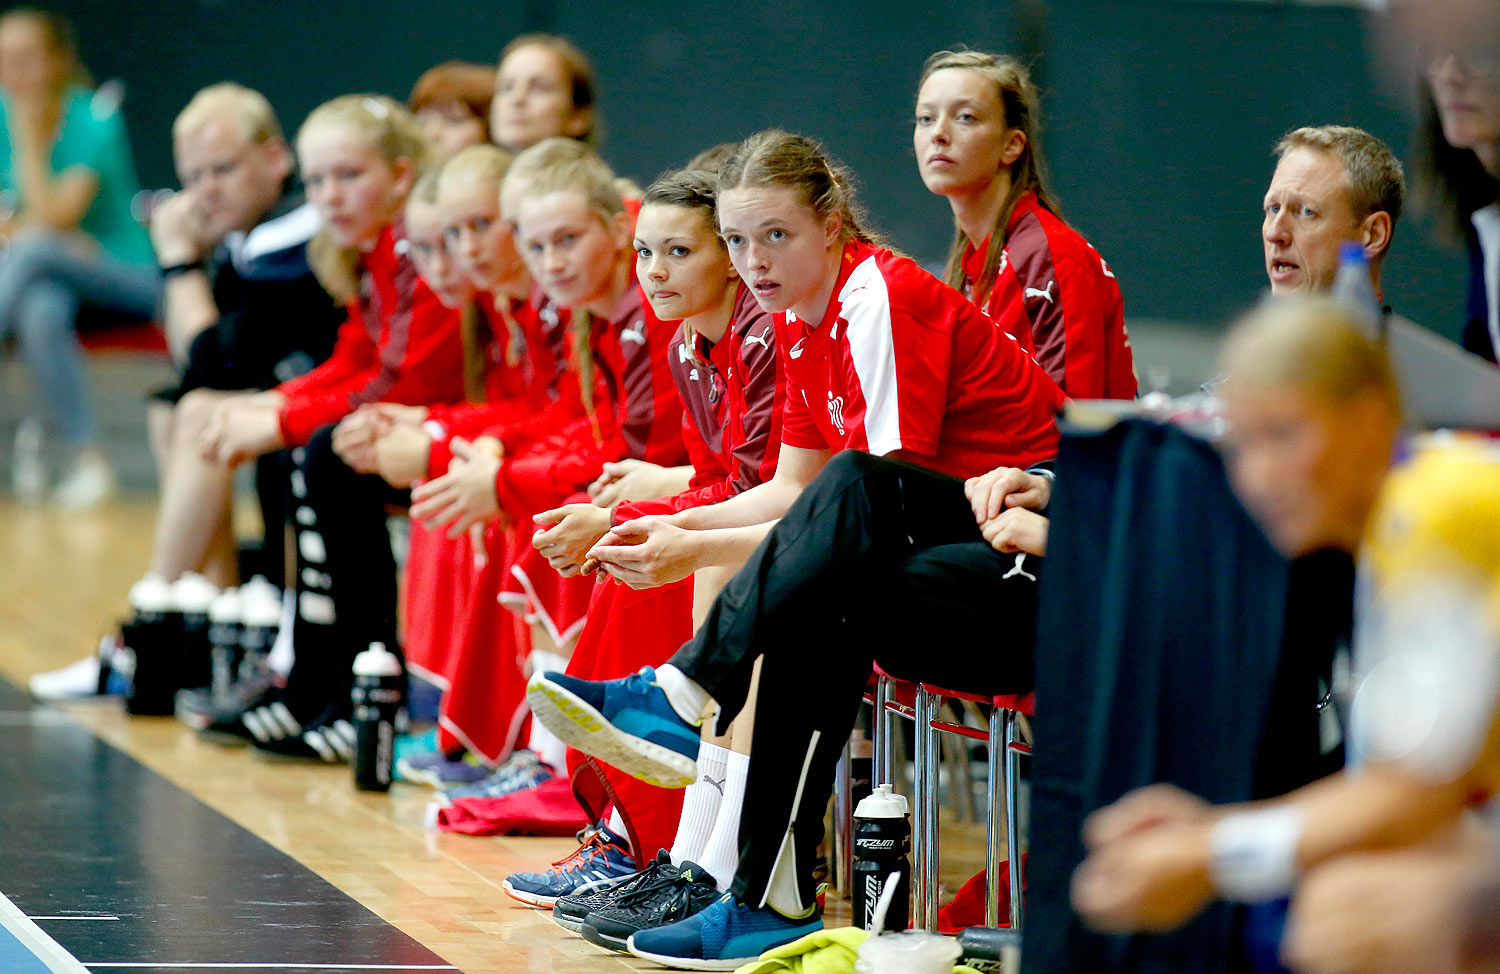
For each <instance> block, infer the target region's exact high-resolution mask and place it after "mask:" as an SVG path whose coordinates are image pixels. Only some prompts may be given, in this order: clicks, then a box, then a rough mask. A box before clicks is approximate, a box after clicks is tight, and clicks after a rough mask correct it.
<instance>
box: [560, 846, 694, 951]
mask: <svg viewBox="0 0 1500 974" xmlns="http://www.w3.org/2000/svg"><path fill="white" fill-rule="evenodd" d="M664 875H672V876H675V875H677V867H676V866H675V865H673V864H672V857H671V856H670V855H669V854H668V853H667V850H665V849H658V850H657V852H656V858H655V859H653V860H651V864H650V865H648V866H647V867H646V868H645V869H642V870H641V871H640V872H638V873H636V874H635V875H634V876H631V877H630V878H629V879H627V880H625V881H624V882H623V883H620V884H619V885H618V886H606V887H604V888H603V889H595V890H590V891H588V892H587V893H578V894H576V895H575V894H571V893H570V894H568V895H567V896H559V897H558V898H557V902H556V903H553V904H552V922H553V923H555V924H557V925H558V926H559V927H562V928H563V929H564V930H571V931H573V932H574V933H578V932H579V931H580V930H582V929H583V921H585V920H587V919H588V916H589V914H590V913H592V912H594V911H595V910H598V909H602V908H604V907H606V906H608V905H609V904H611V903H613V902H615V900H616V899H618V898H619V897H621V896H624V895H625V894H626V893H628V892H630V891H631V890H633V889H639V888H640V887H641V885H642V884H643V883H655V882H656V881H657V880H658V879H659V878H660V877H662V876H664Z"/></svg>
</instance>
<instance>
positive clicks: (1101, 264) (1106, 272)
mask: <svg viewBox="0 0 1500 974" xmlns="http://www.w3.org/2000/svg"><path fill="white" fill-rule="evenodd" d="M1099 268H1100V269H1101V270H1102V271H1104V276H1105V277H1114V276H1115V272H1114V271H1112V270H1110V269H1109V265H1108V264H1106V263H1105V262H1104V258H1103V257H1100V258H1099Z"/></svg>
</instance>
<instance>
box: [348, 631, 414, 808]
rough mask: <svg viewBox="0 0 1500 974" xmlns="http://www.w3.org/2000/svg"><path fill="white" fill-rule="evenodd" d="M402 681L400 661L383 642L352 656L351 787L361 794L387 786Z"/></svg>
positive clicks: (392, 761) (389, 780) (389, 779)
mask: <svg viewBox="0 0 1500 974" xmlns="http://www.w3.org/2000/svg"><path fill="white" fill-rule="evenodd" d="M404 678H405V674H404V673H403V672H402V668H401V661H400V660H399V659H397V658H396V656H395V654H394V653H392V652H391V651H390V650H388V649H386V648H385V645H384V644H383V643H371V644H370V648H369V649H367V650H365V651H364V652H363V653H360V654H359V655H358V656H356V657H354V690H353V698H352V699H353V703H354V786H355V787H356V788H358V789H360V790H361V791H387V790H389V789H390V787H391V770H392V765H393V764H394V761H395V750H396V714H397V712H398V711H399V710H400V709H401V683H402V680H403V679H404Z"/></svg>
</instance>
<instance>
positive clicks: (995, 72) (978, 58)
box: [917, 51, 1062, 305]
mask: <svg viewBox="0 0 1500 974" xmlns="http://www.w3.org/2000/svg"><path fill="white" fill-rule="evenodd" d="M949 69H959V70H963V71H972V72H974V73H975V74H977V75H979V76H980V77H982V78H984V79H985V80H986V81H989V82H990V83H991V84H993V85H994V86H995V94H996V95H997V96H998V97H999V99H1000V107H1001V109H1002V110H1003V111H1004V113H1005V127H1006V128H1007V129H1011V130H1012V131H1018V132H1020V133H1021V134H1022V135H1024V136H1025V137H1026V144H1025V145H1024V146H1023V147H1022V148H1021V154H1020V155H1019V156H1017V157H1016V161H1015V162H1013V163H1011V164H1010V191H1009V192H1008V193H1006V195H1005V199H1004V200H1002V201H1001V203H1000V210H999V212H998V213H996V214H995V223H994V226H993V228H992V229H991V230H990V246H989V250H988V251H986V252H985V255H984V267H983V269H982V270H980V272H979V279H978V280H975V281H970V282H969V286H970V288H971V290H970V294H971V295H972V297H973V300H974V303H975V304H979V305H983V304H984V302H985V300H986V299H987V298H988V296H989V293H990V291H992V290H994V287H995V278H996V276H998V275H999V273H1000V258H1001V255H1002V254H1003V252H1004V250H1005V240H1006V236H1007V234H1008V233H1009V231H1010V218H1011V216H1012V214H1014V213H1015V211H1016V204H1017V203H1018V202H1020V200H1021V197H1022V196H1024V195H1026V194H1027V193H1028V192H1031V193H1035V194H1036V199H1037V203H1039V204H1040V205H1041V206H1042V208H1043V209H1045V210H1048V211H1049V212H1051V213H1052V214H1053V215H1054V216H1057V217H1061V216H1062V211H1061V209H1060V208H1059V207H1058V205H1057V199H1056V197H1054V196H1053V195H1052V191H1051V189H1050V188H1049V187H1048V185H1047V182H1048V180H1047V167H1046V165H1045V163H1044V161H1043V159H1042V148H1041V128H1042V123H1041V110H1040V107H1039V98H1038V95H1037V90H1036V85H1034V84H1032V82H1031V75H1030V74H1029V73H1028V72H1027V70H1026V67H1025V65H1023V64H1022V63H1021V62H1020V61H1018V60H1016V59H1015V58H1013V57H1009V56H1007V55H1004V54H990V53H988V52H986V51H938V52H937V53H936V54H933V55H932V56H931V57H929V58H928V59H927V61H926V63H924V64H923V65H922V77H921V80H919V81H918V82H917V91H919V92H920V91H921V90H922V86H923V85H925V84H926V83H927V79H928V78H931V77H932V76H933V75H934V74H936V73H937V72H939V71H946V70H949ZM971 243H972V244H973V245H974V246H976V247H978V246H979V245H980V244H982V243H984V241H982V240H973V241H971V240H970V239H969V236H968V234H966V233H964V231H963V228H962V227H960V226H958V225H957V224H956V223H955V225H954V231H953V245H952V246H951V247H949V248H948V262H947V264H946V266H945V268H944V270H943V283H945V284H947V285H949V286H950V287H953V288H955V289H958V290H960V291H961V290H963V284H964V266H963V257H964V248H965V247H967V246H968V245H969V244H971Z"/></svg>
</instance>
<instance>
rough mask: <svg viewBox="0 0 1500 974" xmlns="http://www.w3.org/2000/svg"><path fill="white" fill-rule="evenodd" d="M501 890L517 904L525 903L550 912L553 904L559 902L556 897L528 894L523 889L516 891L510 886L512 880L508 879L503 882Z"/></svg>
mask: <svg viewBox="0 0 1500 974" xmlns="http://www.w3.org/2000/svg"><path fill="white" fill-rule="evenodd" d="M500 888H501V889H503V890H505V895H507V896H509V897H510V898H511V899H513V900H515V901H516V902H517V903H525V904H526V905H527V906H534V907H537V908H545V909H548V910H550V909H552V906H553V904H554V903H556V902H557V897H555V896H543V895H541V894H539V893H528V892H526V891H525V890H523V889H516V888H515V887H514V886H512V885H511V884H510V880H508V879H506V880H502V881H501V883H500Z"/></svg>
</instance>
